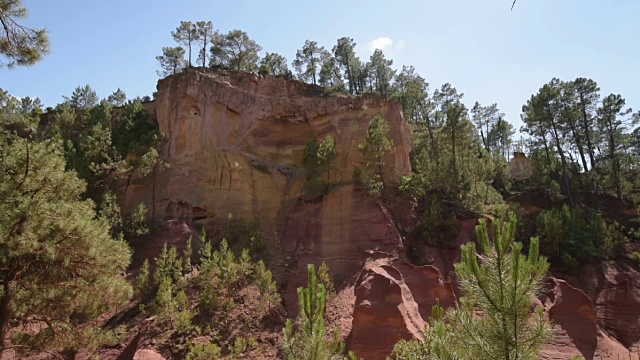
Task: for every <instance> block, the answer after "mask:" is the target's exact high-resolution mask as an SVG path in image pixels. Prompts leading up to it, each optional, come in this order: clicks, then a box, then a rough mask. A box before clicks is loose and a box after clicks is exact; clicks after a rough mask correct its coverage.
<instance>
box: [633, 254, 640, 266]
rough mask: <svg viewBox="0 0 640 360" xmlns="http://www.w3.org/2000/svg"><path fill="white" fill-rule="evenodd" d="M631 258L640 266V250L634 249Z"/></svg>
mask: <svg viewBox="0 0 640 360" xmlns="http://www.w3.org/2000/svg"><path fill="white" fill-rule="evenodd" d="M631 260H633V261H634V262H635V263H636V265H637V266H640V252H637V251H634V252H633V253H631Z"/></svg>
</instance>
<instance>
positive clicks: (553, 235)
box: [536, 205, 628, 268]
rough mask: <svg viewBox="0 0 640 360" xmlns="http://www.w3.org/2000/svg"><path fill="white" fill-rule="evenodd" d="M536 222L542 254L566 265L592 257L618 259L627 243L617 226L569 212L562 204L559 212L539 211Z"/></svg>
mask: <svg viewBox="0 0 640 360" xmlns="http://www.w3.org/2000/svg"><path fill="white" fill-rule="evenodd" d="M536 222H537V225H538V234H539V235H540V236H541V237H542V239H543V247H542V248H541V250H542V252H543V253H544V254H546V255H548V256H551V257H556V258H560V259H561V260H562V261H563V263H565V264H566V265H568V266H573V265H575V262H577V263H578V264H579V263H583V262H586V261H588V260H590V259H592V258H595V257H604V258H614V257H617V256H620V255H622V254H623V253H624V249H625V244H626V243H627V242H628V239H627V237H626V236H624V234H623V229H622V227H621V226H620V225H619V224H618V223H613V224H611V225H608V224H607V223H606V221H605V220H604V218H603V217H602V215H600V214H599V213H596V212H593V211H588V210H582V209H579V208H576V209H569V207H568V206H566V205H565V206H564V207H563V208H562V209H560V210H557V209H550V210H543V211H542V212H540V214H539V215H538V217H537V219H536ZM565 253H566V255H565ZM568 256H570V257H571V259H573V260H571V259H570V258H569V257H568ZM565 260H566V261H565ZM573 267H574V268H575V266H573Z"/></svg>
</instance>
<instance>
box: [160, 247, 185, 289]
mask: <svg viewBox="0 0 640 360" xmlns="http://www.w3.org/2000/svg"><path fill="white" fill-rule="evenodd" d="M154 261H155V263H156V272H155V274H154V275H153V278H154V281H155V284H156V285H160V284H161V283H162V282H163V281H164V279H166V278H168V279H171V281H172V282H176V281H178V279H180V278H181V277H182V269H183V267H182V259H179V258H178V250H177V249H176V248H175V246H172V247H171V248H168V247H167V243H166V242H165V243H164V246H163V247H162V251H161V252H160V255H158V257H157V258H155V259H154Z"/></svg>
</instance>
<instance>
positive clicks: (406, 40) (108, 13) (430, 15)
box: [0, 0, 640, 127]
mask: <svg viewBox="0 0 640 360" xmlns="http://www.w3.org/2000/svg"><path fill="white" fill-rule="evenodd" d="M23 3H24V5H25V6H26V7H27V9H28V10H29V12H30V14H29V18H28V19H27V20H26V21H25V23H26V24H27V25H31V26H44V27H46V28H47V30H48V31H49V37H50V41H51V49H52V51H51V55H49V56H47V57H46V58H45V59H44V60H43V61H42V62H41V63H38V64H37V65H35V66H33V67H27V68H17V69H14V70H8V69H5V68H2V69H0V87H1V88H4V89H5V90H8V91H9V93H11V94H13V95H15V96H20V97H24V96H31V97H36V96H38V97H40V98H41V99H42V101H43V103H44V104H45V106H54V105H55V104H57V103H59V102H61V101H62V96H63V95H70V94H71V92H72V91H73V89H74V88H75V87H76V86H78V85H84V84H89V85H91V86H92V87H93V88H94V89H96V90H97V92H98V94H99V95H100V96H101V97H106V96H108V95H109V94H110V93H111V92H113V91H114V90H116V89H117V88H118V87H120V88H121V89H123V90H124V91H125V92H126V93H127V95H128V96H129V98H132V97H135V96H138V95H139V96H143V95H151V93H152V92H153V91H154V90H155V86H156V82H157V80H158V76H157V75H156V70H157V69H158V64H157V61H156V60H155V57H156V55H159V54H160V53H161V49H162V47H163V46H175V43H174V41H173V40H172V38H171V35H170V33H171V31H172V30H173V29H175V27H176V26H177V25H178V23H179V22H180V21H181V20H192V21H197V20H211V21H213V23H214V27H215V28H216V29H219V30H221V31H223V32H227V31H229V30H231V29H236V28H237V29H241V30H244V31H246V32H248V34H249V36H250V37H252V38H253V39H255V40H256V41H257V42H258V43H259V44H260V45H261V46H262V47H263V51H268V52H277V53H280V54H282V55H284V56H285V57H287V59H288V60H289V63H290V62H291V60H293V58H294V55H295V52H296V49H298V48H300V47H302V45H303V44H304V41H305V40H306V39H310V40H316V41H318V43H319V44H321V45H324V46H325V47H326V48H328V49H331V48H332V47H333V45H334V44H335V42H336V39H338V38H339V37H342V36H350V37H352V38H354V39H355V41H356V43H357V47H356V50H357V52H358V54H359V55H360V57H361V58H368V57H369V55H370V54H371V52H372V51H371V49H370V44H371V42H372V41H374V40H376V39H378V44H387V46H385V48H384V51H385V54H386V55H387V57H388V58H392V59H393V60H394V66H395V67H397V68H401V67H402V65H414V66H415V67H416V69H417V71H418V72H419V73H420V74H421V75H422V76H423V77H425V78H426V79H427V80H428V81H429V83H430V84H431V90H433V89H435V88H437V87H440V85H442V84H443V83H445V82H450V83H452V84H453V85H454V86H455V87H457V88H458V90H459V91H461V92H463V93H464V94H465V97H464V99H465V103H466V104H467V105H468V106H472V105H473V103H474V102H475V101H476V100H478V101H480V102H481V103H482V104H485V105H486V104H489V103H493V102H497V103H498V106H499V107H500V109H501V110H502V111H503V112H505V113H506V115H507V119H508V120H510V121H511V122H514V123H516V124H517V126H518V127H519V124H520V121H519V117H520V109H521V107H522V105H523V104H524V103H525V102H526V100H527V99H528V98H529V97H530V96H531V95H532V94H533V93H535V92H536V91H537V90H538V89H539V88H540V87H541V86H542V85H543V84H544V83H546V82H548V81H549V80H550V79H551V78H552V77H559V78H560V79H562V80H572V79H575V78H576V77H579V76H581V77H590V78H592V79H594V80H596V81H597V82H598V84H599V85H600V87H601V89H602V95H603V96H604V95H607V94H609V93H612V92H614V93H620V94H622V95H623V96H624V97H625V98H626V99H627V105H628V106H630V107H634V108H636V109H635V110H637V108H638V107H640V87H639V86H638V83H639V82H640V42H639V39H640V20H639V17H638V15H639V14H640V1H639V0H615V1H612V0H518V2H517V3H516V6H515V8H514V10H513V11H511V10H510V6H511V0H438V1H432V0H412V1H408V0H407V1H404V0H395V1H383V0H339V1H335V0H323V1H315V2H311V1H307V0H297V1H289V0H287V1H249V0H224V1H212V0H173V1H168V0H154V1H151V0H109V1H96V0H92V1H87V0H58V1H52V0H23ZM380 38H388V39H386V40H380ZM389 40H390V41H389ZM390 43H391V44H390Z"/></svg>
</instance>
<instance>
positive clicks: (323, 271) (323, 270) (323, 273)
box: [318, 261, 336, 298]
mask: <svg viewBox="0 0 640 360" xmlns="http://www.w3.org/2000/svg"><path fill="white" fill-rule="evenodd" d="M318 281H319V282H320V284H322V285H324V288H325V289H326V290H327V297H328V298H331V297H334V296H335V295H336V289H335V286H334V285H333V281H331V274H330V273H329V267H328V266H327V264H326V263H325V262H324V261H323V262H322V265H320V267H319V268H318Z"/></svg>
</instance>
